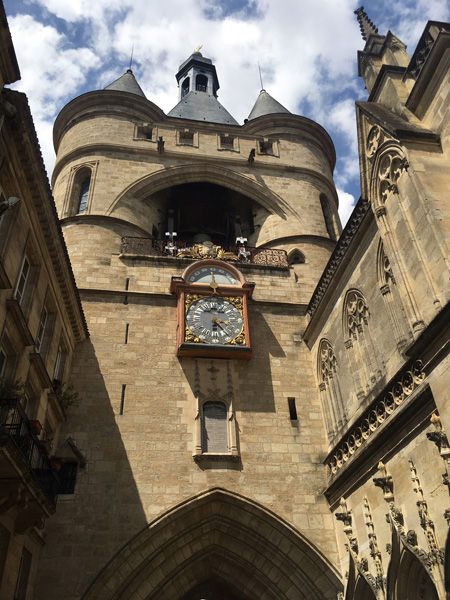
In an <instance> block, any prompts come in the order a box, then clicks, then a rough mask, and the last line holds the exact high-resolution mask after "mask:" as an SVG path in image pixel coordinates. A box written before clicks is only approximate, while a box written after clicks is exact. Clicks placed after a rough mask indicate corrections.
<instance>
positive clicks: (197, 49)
mask: <svg viewBox="0 0 450 600" xmlns="http://www.w3.org/2000/svg"><path fill="white" fill-rule="evenodd" d="M202 48H203V44H201V46H197V48H196V49H195V50H194V53H195V52H200V50H201V49H202Z"/></svg>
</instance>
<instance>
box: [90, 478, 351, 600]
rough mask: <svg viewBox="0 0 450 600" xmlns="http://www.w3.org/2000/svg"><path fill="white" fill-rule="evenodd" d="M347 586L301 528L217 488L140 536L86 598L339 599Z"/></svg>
mask: <svg viewBox="0 0 450 600" xmlns="http://www.w3.org/2000/svg"><path fill="white" fill-rule="evenodd" d="M340 590H342V584H341V582H340V580H339V576H338V573H337V571H336V570H335V569H334V567H333V566H332V565H331V564H330V563H329V562H328V561H327V560H326V558H324V557H323V555H321V554H320V552H319V551H318V550H317V549H316V548H315V547H314V546H313V545H312V544H311V543H310V542H309V541H308V540H307V539H306V538H305V537H303V536H302V535H301V534H300V533H299V532H298V531H296V530H295V529H294V528H293V527H291V526H290V525H288V524H287V523H286V522H285V521H283V520H282V519H280V518H279V517H277V516H276V515H275V514H274V513H272V512H270V511H268V510H267V509H265V508H263V507H262V506H261V505H259V504H257V503H255V502H253V501H251V500H249V499H247V498H244V497H243V496H239V495H237V494H234V493H232V492H229V491H227V490H223V489H219V488H215V489H212V490H209V491H207V492H204V493H203V494H200V495H199V496H196V497H194V498H192V499H190V500H187V501H185V502H183V503H181V504H179V505H178V506H176V507H175V508H173V509H171V510H169V511H168V512H167V513H165V514H164V515H163V516H162V517H160V518H158V519H156V520H155V521H153V522H152V523H150V525H149V526H148V527H146V528H145V529H144V530H143V531H141V532H140V533H139V534H137V535H136V536H135V537H134V538H132V539H131V541H130V542H129V543H128V544H127V545H126V546H125V547H123V548H122V550H120V551H119V552H118V553H117V555H116V556H115V557H113V559H112V560H111V561H110V562H109V564H108V565H106V567H105V568H104V569H103V570H102V571H101V572H100V574H99V575H98V577H97V579H96V580H95V581H94V583H93V584H92V585H91V587H90V588H89V590H88V591H87V592H86V593H85V595H84V596H83V600H94V599H95V600H131V599H132V598H133V599H134V598H140V599H142V600H162V599H164V600H199V599H200V598H207V599H209V598H210V597H214V598H217V599H218V600H222V599H223V600H225V598H227V600H254V599H255V598H258V600H288V599H291V598H295V599H296V600H302V599H305V600H306V599H308V600H327V599H330V600H331V599H333V600H335V599H336V596H337V593H338V592H339V591H340ZM225 591H226V592H227V593H226V595H224V594H225ZM206 592H208V594H209V595H207V594H206Z"/></svg>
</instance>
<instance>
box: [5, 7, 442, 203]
mask: <svg viewBox="0 0 450 600" xmlns="http://www.w3.org/2000/svg"><path fill="white" fill-rule="evenodd" d="M9 2H10V3H11V5H12V7H13V10H14V11H15V12H18V11H21V12H22V13H24V14H18V15H17V16H15V17H12V18H10V19H9V21H10V27H11V30H12V33H13V39H14V43H15V47H16V52H17V55H18V59H19V64H20V67H21V71H22V81H21V82H19V84H18V85H17V86H16V87H17V88H18V89H21V90H23V91H25V92H26V93H27V94H28V96H29V98H30V104H31V108H32V112H33V115H34V117H35V120H36V125H37V129H38V134H39V137H40V139H41V143H42V146H43V152H44V155H45V157H46V161H47V165H48V166H49V167H51V164H50V162H49V160H50V159H49V158H48V157H49V156H50V155H51V152H50V150H49V149H51V137H50V135H49V132H50V128H51V123H52V121H53V120H54V117H55V114H56V113H57V112H58V111H59V110H60V109H61V108H62V107H63V106H64V104H66V103H67V102H68V101H70V100H71V99H72V98H73V97H75V96H77V95H79V94H80V93H83V92H85V91H88V90H89V89H99V88H102V87H105V86H106V85H108V84H109V83H111V82H112V81H114V80H115V79H117V77H119V76H120V75H121V74H122V73H123V72H124V71H125V70H126V68H127V66H128V62H129V57H130V53H131V47H132V45H133V44H134V64H133V70H134V72H135V75H136V77H137V79H138V81H139V83H140V85H141V87H142V88H143V90H144V92H145V94H146V95H147V97H148V98H149V99H150V100H152V101H153V102H155V103H156V104H157V105H158V106H160V107H161V108H162V109H163V110H164V111H166V112H167V111H169V110H170V109H171V108H172V107H173V106H174V105H175V104H176V103H177V101H178V90H177V86H176V81H175V73H176V72H177V69H178V67H179V65H180V64H181V63H182V62H183V61H184V60H185V59H186V58H187V57H188V56H189V55H190V54H191V52H192V51H193V50H194V48H195V47H196V46H198V45H199V44H203V49H202V53H203V55H204V56H208V57H210V58H212V59H213V61H214V62H215V64H216V68H217V72H218V75H219V80H220V83H221V86H222V87H221V89H220V90H219V99H220V102H221V103H222V104H223V105H224V106H225V107H226V108H227V109H228V110H229V111H230V113H231V114H232V115H233V116H234V117H235V118H236V119H237V120H238V121H239V122H243V120H244V119H245V118H246V117H247V116H248V114H249V112H250V110H251V108H252V106H253V104H254V102H255V100H256V98H257V96H258V93H259V89H260V83H259V73H258V62H259V63H260V65H261V70H262V73H263V77H264V87H265V88H266V89H267V91H268V92H269V93H270V94H271V95H273V96H274V97H275V98H276V99H277V100H278V101H279V102H281V103H282V104H283V105H284V106H286V108H288V109H289V110H291V111H292V112H294V113H300V114H304V115H306V116H308V117H310V118H312V119H315V120H317V121H318V122H319V123H320V124H321V125H323V126H324V127H325V128H327V129H328V130H329V131H330V133H331V135H332V136H333V138H334V140H335V141H336V145H337V147H338V152H339V154H338V163H337V164H338V168H337V170H336V182H337V185H338V186H339V187H340V188H341V189H343V190H346V192H344V193H347V194H348V192H349V191H352V192H353V195H354V196H356V195H357V193H358V192H357V191H356V190H357V188H358V185H359V181H358V179H359V177H358V173H359V169H358V160H357V149H356V126H355V116H354V99H358V95H360V94H361V90H362V86H361V85H360V84H359V83H358V82H357V76H356V51H357V50H358V49H362V48H363V42H362V40H361V37H360V33H359V27H358V24H357V21H356V18H355V16H354V14H353V10H354V9H355V8H356V7H357V5H358V2H356V1H355V0H315V2H310V1H309V0H248V1H247V2H245V1H244V0H242V2H241V5H236V6H237V8H236V10H234V11H233V12H231V13H230V10H231V8H230V7H232V6H235V3H229V4H227V3H221V4H218V3H217V2H215V1H214V0H166V1H165V2H161V1H160V0H95V2H93V1H92V0H70V2H69V1H67V0H9ZM30 6H31V7H32V8H33V9H34V14H35V15H36V9H37V8H38V7H39V10H38V12H39V11H40V14H41V17H40V20H41V21H42V22H39V21H38V18H37V17H32V16H30V15H27V14H25V13H26V12H27V11H28V10H29V8H30ZM6 7H7V10H8V0H6ZM366 8H367V10H368V12H369V16H370V17H371V18H372V19H373V21H374V22H375V23H376V25H377V26H378V27H379V30H380V33H385V32H386V31H387V29H388V28H390V29H391V30H392V31H393V32H394V33H395V34H396V35H398V36H399V37H400V38H401V39H403V41H405V43H408V44H409V45H410V48H414V45H415V44H416V42H417V40H418V38H419V36H420V34H421V32H422V30H423V28H424V26H425V23H426V20H427V19H436V20H446V19H450V6H449V3H448V2H442V0H393V1H392V2H391V3H389V6H387V3H386V4H385V3H374V5H373V6H372V5H371V6H370V7H369V6H366ZM372 13H373V14H372ZM223 15H227V16H225V17H224V16H223ZM212 16H213V17H214V18H212ZM55 17H56V18H55ZM58 19H59V20H60V21H58ZM63 22H64V28H63V27H62V26H61V23H63ZM55 27H58V28H59V30H57V29H56V28H55ZM80 40H82V41H80ZM349 186H350V187H349ZM345 202H346V201H344V203H345Z"/></svg>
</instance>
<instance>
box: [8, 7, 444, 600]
mask: <svg viewBox="0 0 450 600" xmlns="http://www.w3.org/2000/svg"><path fill="white" fill-rule="evenodd" d="M356 12H357V18H358V21H359V23H360V26H361V31H362V35H363V39H364V40H365V46H364V49H363V51H361V52H360V53H359V55H358V64H359V70H360V75H361V76H362V77H363V78H364V81H365V84H366V87H367V90H368V93H369V98H368V100H367V101H366V102H358V103H357V107H356V113H357V123H358V137H359V140H358V141H359V150H360V169H361V198H360V200H359V201H358V203H357V205H356V207H355V210H354V212H353V214H352V216H351V217H350V220H349V222H348V224H347V225H346V226H345V228H344V230H343V231H342V230H341V226H340V222H339V217H338V213H337V206H338V200H337V194H336V190H335V187H334V183H333V169H334V163H335V152H334V147H333V143H332V141H331V139H330V137H329V135H328V134H327V132H326V131H325V130H324V129H323V128H322V127H321V126H320V125H318V124H317V123H315V122H313V121H311V120H309V119H307V118H305V117H301V116H298V115H294V114H291V113H290V112H289V111H288V110H287V109H286V108H285V107H283V106H282V105H281V104H280V103H279V102H278V101H277V100H275V99H274V98H273V97H272V96H271V95H270V94H269V93H268V92H267V91H265V90H262V91H261V93H260V94H259V96H258V98H257V100H256V103H255V104H254V106H253V109H252V110H251V111H250V113H249V117H248V119H246V121H245V123H244V124H243V125H239V124H238V123H237V121H235V119H234V118H233V117H232V115H231V114H230V113H229V112H228V111H227V110H226V109H225V107H223V106H222V105H221V104H220V103H219V102H218V100H217V90H218V89H219V80H218V76H217V73H216V69H215V67H214V65H213V63H212V61H211V60H210V59H208V58H205V57H204V56H202V54H201V53H200V52H198V51H197V52H194V53H193V54H192V55H191V56H190V57H189V58H188V59H187V60H186V61H185V62H184V63H182V64H181V66H180V68H179V71H178V73H177V75H176V78H177V81H178V84H179V102H178V104H177V105H176V106H175V107H174V108H173V109H172V110H171V111H170V112H169V113H168V114H167V115H166V114H165V113H164V112H163V111H162V110H161V109H160V108H159V107H157V106H156V105H155V104H153V103H152V102H151V101H149V100H148V99H147V98H146V97H145V94H144V92H143V91H142V89H141V88H140V86H139V84H138V82H137V81H136V79H135V77H134V75H133V73H132V72H131V71H130V70H129V71H127V72H126V73H125V74H124V75H123V76H122V77H120V78H119V79H118V80H117V81H115V82H113V83H112V84H111V85H109V86H108V87H107V88H105V89H104V90H99V91H94V92H89V93H87V94H84V95H82V96H80V97H78V98H76V99H74V100H73V101H72V102H70V103H69V104H68V105H67V106H66V107H64V108H63V110H62V111H61V113H60V114H59V116H58V118H57V120H56V123H55V129H54V140H55V149H56V152H57V161H56V165H55V170H54V173H53V178H52V191H53V196H54V200H55V204H56V208H57V211H58V217H59V223H60V226H61V228H62V231H63V234H64V240H65V241H63V240H62V238H58V239H59V242H57V244H59V246H58V247H59V248H60V252H62V253H63V249H64V247H65V246H64V244H66V245H67V250H68V254H69V257H70V264H69V263H68V261H66V262H64V264H63V266H62V267H61V265H59V266H58V265H54V266H53V267H52V268H54V270H55V277H56V278H58V277H59V280H60V283H59V284H58V285H63V283H64V285H65V286H66V287H68V289H69V291H66V293H65V294H63V293H61V294H60V295H59V292H55V289H57V287H56V284H54V285H53V286H51V289H52V290H53V291H52V294H53V296H52V297H51V298H52V299H51V300H50V299H49V298H50V296H49V295H48V294H47V295H45V294H41V296H37V297H35V296H31V295H30V298H29V300H28V302H29V306H27V305H25V304H24V303H22V300H21V295H23V296H24V297H25V291H27V293H30V290H31V287H30V286H32V285H35V286H36V285H38V284H39V281H40V279H39V277H38V270H37V269H35V282H34V283H33V282H32V281H31V280H28V275H27V273H28V271H27V270H26V267H25V274H24V265H26V263H25V262H24V260H28V261H29V263H30V268H31V267H32V266H33V265H36V266H37V265H38V263H40V262H42V261H43V262H44V263H46V261H48V260H49V259H48V257H47V256H46V255H45V254H44V255H43V257H42V258H39V256H38V255H39V252H38V248H39V243H37V242H36V241H35V242H33V239H32V238H33V236H34V238H36V240H37V239H38V238H37V236H38V231H40V228H42V227H43V224H41V225H37V226H36V232H35V230H34V229H33V228H32V229H31V230H30V231H32V233H31V234H30V236H29V237H28V238H25V239H24V240H23V241H22V245H21V247H23V248H24V249H25V250H23V249H22V255H21V258H20V260H19V259H18V258H17V260H16V262H15V263H14V264H13V262H12V261H11V260H10V259H9V258H8V257H11V256H13V254H14V253H15V254H17V253H18V250H17V248H15V247H14V245H13V244H12V242H7V243H5V244H4V248H3V250H2V252H3V254H2V255H1V258H2V265H3V266H2V268H3V271H0V275H1V274H2V273H4V274H5V277H4V278H3V280H4V282H5V283H4V285H3V287H2V289H1V290H0V292H1V294H2V296H1V298H2V302H4V304H5V307H6V309H8V310H6V309H5V316H4V317H2V318H4V322H5V323H6V324H7V327H6V328H5V327H4V329H3V331H4V333H3V334H2V336H3V337H2V344H3V345H2V346H0V348H5V349H6V350H4V356H5V360H4V363H5V365H6V367H7V368H8V369H10V371H11V372H9V371H8V373H6V371H5V373H1V375H2V376H4V378H5V377H6V374H7V375H8V376H10V378H13V379H15V378H17V376H18V375H20V376H21V377H24V375H23V374H24V373H27V372H31V373H34V371H35V370H36V369H37V367H36V364H37V363H38V364H39V371H38V373H39V374H40V376H39V377H40V378H39V377H38V375H36V376H34V378H35V379H36V380H38V379H39V383H36V384H34V387H35V388H36V389H38V388H39V393H37V392H36V393H35V396H36V395H38V396H39V398H38V400H37V401H36V402H35V403H34V404H32V403H29V404H27V405H26V406H25V408H24V406H23V402H19V401H17V402H16V403H14V402H13V403H11V399H8V401H7V402H8V404H6V406H7V410H6V409H4V410H3V412H2V415H3V417H2V419H3V421H2V423H1V424H0V425H1V427H2V428H3V429H2V432H3V438H2V439H4V440H6V441H4V443H3V442H2V444H3V445H2V446H1V449H2V452H3V454H2V455H1V456H2V457H3V458H2V460H3V462H4V463H5V464H6V461H7V460H8V461H9V462H8V463H7V464H8V469H9V471H8V472H6V471H2V473H3V479H5V480H6V477H7V476H8V477H9V479H8V481H9V485H10V488H8V493H6V492H5V493H4V494H3V496H4V498H3V503H2V504H0V509H1V510H2V511H3V512H2V513H1V514H2V518H3V520H2V521H1V527H2V528H3V529H1V530H0V533H2V532H3V533H2V535H3V538H0V539H3V540H6V542H5V541H4V542H3V545H1V547H0V552H1V557H2V560H3V563H4V565H6V568H4V569H3V574H2V570H1V569H0V576H1V577H2V579H1V582H0V586H1V587H0V590H1V591H2V593H3V594H4V597H5V599H8V600H9V599H12V598H17V599H18V600H22V599H23V600H31V599H35V600H40V599H43V598H46V599H47V598H50V600H62V599H64V600H80V599H82V598H83V599H85V600H100V599H102V600H103V599H104V600H112V599H117V600H119V599H120V600H128V599H129V600H138V599H139V600H144V599H146V600H156V599H158V600H159V599H167V600H169V599H170V600H200V599H201V598H204V599H208V600H210V599H212V598H214V599H216V600H217V599H218V600H250V599H254V598H259V599H263V600H266V599H267V600H272V599H273V600H275V599H277V600H280V599H286V600H287V599H298V600H301V599H303V598H305V599H306V598H308V599H317V600H321V599H333V600H334V599H336V598H344V597H345V598H346V600H351V599H355V600H365V599H366V598H367V599H368V598H370V599H372V598H380V599H384V598H389V599H396V600H403V599H406V598H408V599H411V600H416V599H417V600H419V599H426V600H438V599H444V598H448V597H449V593H450V586H449V582H448V578H449V561H450V558H449V556H450V549H449V548H448V546H449V545H450V542H449V539H450V538H449V535H448V530H449V523H450V498H449V489H450V488H449V483H448V481H449V479H448V477H449V475H450V471H449V468H450V448H449V443H448V438H447V435H446V432H448V431H450V412H449V406H448V404H449V400H448V396H447V388H448V387H449V384H450V380H449V357H448V345H449V318H448V316H449V303H448V301H449V296H450V286H449V274H450V272H449V258H448V257H449V246H450V213H449V210H448V206H447V203H446V200H447V194H448V186H449V183H450V181H449V180H450V171H449V166H450V141H449V140H450V110H449V106H450V103H449V99H450V58H449V57H450V26H449V25H447V24H443V23H437V22H429V23H428V24H427V26H426V28H425V31H424V33H423V36H422V38H421V40H420V41H419V44H418V47H417V49H416V50H415V52H414V54H413V55H412V57H411V58H410V57H409V56H408V55H407V53H406V48H405V46H404V44H403V43H402V42H401V40H399V39H398V38H396V36H394V35H393V34H392V33H391V32H388V33H387V35H380V34H379V33H378V31H377V30H376V28H375V26H374V25H373V23H372V22H371V21H370V20H369V18H368V16H367V14H366V13H365V12H364V10H363V9H362V8H361V9H359V10H358V11H356ZM8 93H9V94H10V96H9V97H8V101H9V102H10V103H11V104H14V103H15V102H16V103H17V102H18V97H17V96H14V93H12V94H11V93H10V92H8V91H4V92H3V94H4V95H5V94H8ZM9 118H12V117H9ZM2 185H3V186H4V187H7V186H8V185H9V186H10V187H11V186H12V187H11V197H12V196H13V195H14V196H15V195H17V196H19V195H20V194H19V192H16V194H13V193H12V192H13V189H12V188H13V187H14V186H13V185H12V182H10V181H8V182H6V183H4V182H3V181H2ZM6 195H7V196H8V195H9V192H8V194H6ZM22 196H23V200H22V202H21V203H20V205H16V206H9V204H8V207H7V208H5V215H6V217H8V218H4V219H3V221H1V222H0V227H2V230H3V231H8V232H11V231H13V228H14V227H15V220H14V219H13V218H12V216H11V215H14V214H15V213H14V211H16V213H18V214H20V215H23V206H24V203H25V201H26V197H27V195H26V194H25V193H22ZM7 202H9V200H8V201H7ZM46 202H47V205H50V204H51V202H52V201H51V198H47V200H46ZM10 204H11V203H10ZM30 205H31V206H34V205H35V202H34V203H33V201H30ZM5 206H6V205H5ZM19 211H21V212H20V213H19ZM30 211H31V209H30ZM30 211H29V212H30ZM27 214H28V213H27ZM37 214H39V211H38V213H37ZM48 218H49V219H50V220H51V219H54V221H55V227H57V222H56V219H55V217H54V216H53V217H48ZM35 221H36V219H34V218H30V222H32V223H35ZM0 231H1V230H0ZM56 231H57V230H56V229H55V232H56ZM55 235H56V234H55ZM4 239H5V240H6V239H8V240H13V239H14V236H13V235H12V234H11V233H9V234H8V237H7V238H6V237H5V238H4ZM45 243H48V242H45ZM27 244H28V246H27ZM30 244H32V246H33V252H31V250H28V248H29V247H30ZM44 245H45V244H44ZM24 252H25V254H24ZM55 252H57V251H56V250H54V252H53V255H52V256H54V254H55ZM15 254H14V255H15ZM24 256H25V257H27V256H29V257H33V259H32V260H31V259H28V258H25V259H24V258H23V257H24ZM61 256H62V255H61ZM36 257H37V258H36ZM33 261H34V262H33ZM53 261H54V258H53ZM70 265H71V266H70ZM70 268H72V269H73V273H74V276H75V281H76V286H75V285H74V283H73V281H72V279H71V271H70ZM61 269H62V271H63V272H64V273H65V275H64V277H63V276H62V275H61V273H62V271H61ZM50 271H51V269H50ZM39 272H40V271H39ZM7 275H8V276H7ZM6 276H7V277H6ZM50 277H52V275H51V274H50ZM24 279H25V282H24ZM40 285H41V286H43V285H44V284H42V283H41V284H40ZM44 287H45V286H44ZM43 289H44V288H43ZM18 294H19V296H18ZM78 298H79V300H78ZM79 301H80V302H81V306H80V304H79ZM38 305H39V306H38ZM33 307H34V308H33ZM60 307H62V308H60ZM81 307H82V309H81ZM44 309H45V311H46V312H45V313H44V312H43V311H44ZM12 310H14V311H15V312H14V313H12V312H11V311H12ZM8 311H9V312H8ZM2 314H3V313H2ZM43 314H44V315H45V314H53V315H55V317H54V320H53V321H54V323H60V322H61V323H65V325H64V327H62V330H63V333H64V335H63V338H61V336H56V335H54V334H53V328H51V327H50V326H49V325H47V323H52V321H48V318H47V317H46V319H45V323H44V325H42V323H43V317H42V315H43ZM8 315H12V316H9V317H8ZM0 316H1V315H0ZM13 317H15V318H13ZM84 317H85V318H86V322H87V328H88V329H86V327H85V325H84V321H83V319H84ZM8 318H9V321H8V320H7V319H8ZM17 320H19V321H20V328H19V325H17V323H16V321H17ZM13 323H16V325H14V326H15V327H16V329H20V331H19V333H17V334H14V335H15V337H14V336H13V334H12V333H10V332H12V331H13V329H14V327H13ZM60 328H61V326H60ZM24 332H25V333H24ZM27 332H28V333H29V336H28V337H29V340H28V338H26V334H27ZM44 332H45V336H46V337H45V336H44ZM88 332H89V333H88ZM19 334H20V335H19ZM15 338H17V339H19V338H21V339H22V342H20V343H22V346H23V349H22V350H20V352H19V350H18V348H19V341H15ZM25 338H26V339H25ZM41 338H42V339H46V340H47V342H46V343H47V347H46V351H45V353H44V351H43V350H42V351H41V348H44V345H43V342H42V341H40V340H41ZM61 339H63V342H61V341H59V342H58V341H57V340H61ZM37 342H39V347H38V348H36V343H37ZM25 348H28V350H27V351H26V350H25ZM30 348H31V350H33V351H31V350H30ZM63 351H64V365H65V371H64V373H63V378H64V379H69V380H70V382H72V383H73V384H74V385H75V387H76V390H77V392H78V394H79V397H80V401H79V405H78V406H67V405H66V406H64V404H63V405H62V406H61V403H62V402H63V400H64V398H66V396H64V394H63V390H62V389H61V384H60V382H59V380H60V379H61V377H59V375H61V373H60V371H57V372H56V371H55V366H56V365H55V362H56V363H57V361H58V356H59V355H60V354H61V353H62V352H63ZM35 354H36V355H38V358H35V357H34V355H35ZM19 357H20V360H19ZM25 357H26V359H27V360H25ZM13 359H14V360H13ZM60 359H61V357H60V358H59V360H60ZM39 361H41V362H42V365H41V362H39ZM14 365H15V366H14ZM17 365H19V366H20V368H21V369H22V371H20V373H18V372H17V370H16V372H13V370H14V368H16V367H17ZM30 365H31V366H30ZM6 367H5V369H6ZM17 368H18V367H17ZM58 368H60V367H59V366H58ZM45 375H46V376H47V378H46V377H45ZM56 375H58V377H56ZM52 379H53V384H52V385H50V383H51V380H52ZM55 382H56V383H55ZM31 383H32V382H31ZM31 383H30V384H28V379H27V388H26V390H28V389H29V387H30V385H31ZM49 389H50V392H51V393H49ZM28 395H29V394H28ZM48 398H50V400H49V399H48ZM1 402H3V405H2V406H5V402H6V401H5V400H1ZM58 402H59V404H58ZM18 404H20V408H19V406H18ZM59 409H61V410H60V412H59V413H57V411H58V410H59ZM33 411H34V412H33ZM49 411H53V412H54V413H55V414H56V416H53V417H52V418H49ZM13 413H14V415H15V417H14V418H15V419H16V420H15V421H14V422H13V420H12V418H11V414H13ZM17 415H18V416H17ZM17 419H19V420H20V424H21V427H22V429H20V430H19V429H18V428H17V427H16V424H17ZM39 419H40V421H42V422H43V423H44V428H43V430H42V431H41V432H39V433H36V431H35V430H34V429H33V427H34V428H35V427H36V422H40V421H39ZM14 424H15V425H14ZM13 425H14V426H13ZM50 425H52V427H51V432H52V437H53V439H52V440H51V442H52V453H53V456H52V458H53V462H55V460H56V459H60V460H61V462H63V463H64V464H63V469H64V470H61V471H56V472H55V469H54V468H53V467H52V466H50V468H49V469H48V468H47V467H49V465H50V461H49V460H48V459H46V458H45V459H42V461H41V462H42V464H41V463H40V464H39V469H41V470H40V471H39V473H38V468H37V466H36V465H35V464H34V463H33V462H32V461H29V463H28V467H27V468H28V470H29V472H28V471H27V470H26V468H25V466H23V465H22V470H21V471H20V473H19V470H18V467H17V466H16V467H14V468H15V469H16V472H17V473H19V474H16V476H15V479H16V480H17V481H19V480H20V485H22V486H25V485H28V488H26V491H25V488H23V487H20V493H19V491H18V490H19V488H17V487H14V486H13V484H12V483H11V481H12V480H13V479H14V478H13V477H12V475H11V473H12V471H11V469H12V467H11V465H15V464H16V463H20V461H21V460H22V458H23V457H24V456H25V454H24V444H23V439H24V438H25V437H26V439H27V440H30V439H31V440H32V442H33V444H36V445H37V446H36V447H37V448H38V449H39V452H42V453H43V447H44V446H45V444H44V442H46V441H48V438H49V435H48V430H50ZM27 428H28V429H27ZM45 436H47V437H45ZM28 443H29V442H28ZM6 444H9V445H8V446H6ZM20 444H22V445H21V446H20ZM10 447H11V448H10ZM27 448H28V446H27ZM15 449H17V452H16V454H17V456H16V455H13V454H14V453H13V450H14V451H15ZM8 452H9V454H8ZM11 457H12V458H11ZM21 457H22V458H21ZM13 459H14V460H15V461H16V463H14V460H13ZM46 461H47V462H48V464H47V462H46ZM3 462H2V463H0V468H3V467H2V465H3ZM68 465H72V467H71V470H70V472H69V470H68ZM44 467H45V468H46V469H44ZM5 469H6V467H5ZM44 470H45V471H46V478H47V479H46V481H47V487H48V481H51V482H55V485H56V486H57V487H56V488H55V489H56V492H59V493H58V503H57V507H56V512H55V510H54V506H55V504H54V503H53V505H51V504H52V503H51V502H50V504H49V503H48V502H47V504H48V506H47V505H45V506H44V504H45V503H44V500H42V499H41V504H40V505H39V506H40V508H39V510H34V511H33V512H31V513H30V511H28V512H26V511H25V509H24V508H23V506H22V505H21V504H20V502H22V504H23V498H24V495H26V494H28V495H29V496H30V498H31V493H32V492H33V494H34V497H37V495H38V492H39V491H40V492H41V496H42V498H44V497H45V491H46V490H45V489H43V490H39V489H38V488H39V485H41V487H42V481H43V479H42V472H43V471H44ZM27 474H28V479H27ZM38 474H40V476H41V479H39V480H38V479H36V481H37V483H36V485H35V487H36V489H34V488H33V490H31V488H30V489H29V487H30V485H31V484H30V483H29V481H32V482H33V483H34V479H33V477H36V476H37V475H38ZM10 480H11V481H10ZM69 480H70V481H69ZM26 482H28V483H26ZM11 486H12V487H11ZM5 489H6V488H5ZM3 496H2V497H3ZM5 498H6V499H5ZM44 499H45V498H44ZM33 502H36V501H35V500H33ZM33 506H34V505H33ZM3 509H4V510H3ZM44 509H45V510H44ZM53 513H54V514H53ZM35 515H36V518H35ZM25 516H27V518H25ZM25 551H26V552H25ZM24 557H25V559H24ZM25 572H26V578H25V575H24V573H25Z"/></svg>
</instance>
